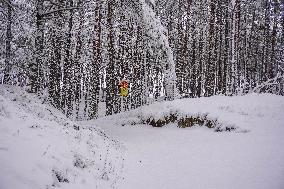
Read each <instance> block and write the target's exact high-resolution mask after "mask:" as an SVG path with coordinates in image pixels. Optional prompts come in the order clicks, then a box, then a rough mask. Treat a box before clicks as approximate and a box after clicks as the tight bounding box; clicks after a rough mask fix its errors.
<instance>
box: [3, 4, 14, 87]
mask: <svg viewBox="0 0 284 189" xmlns="http://www.w3.org/2000/svg"><path fill="white" fill-rule="evenodd" d="M11 43H12V7H11V0H7V26H6V52H5V70H4V80H3V83H4V84H11V82H12V81H11V79H12V78H11V76H10V74H11V73H10V72H11V67H12V65H11Z"/></svg>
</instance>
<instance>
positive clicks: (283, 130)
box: [81, 94, 284, 189]
mask: <svg viewBox="0 0 284 189" xmlns="http://www.w3.org/2000/svg"><path fill="white" fill-rule="evenodd" d="M172 112H175V113H178V114H179V116H183V115H204V114H205V115H207V116H208V117H210V118H211V119H217V120H218V121H219V122H220V123H223V124H229V125H234V126H235V127H237V128H238V130H246V131H248V132H237V131H238V130H237V131H233V132H214V130H213V129H208V128H206V127H200V126H194V127H191V128H185V129H180V128H177V123H173V124H169V125H166V126H164V127H162V128H153V127H151V126H149V125H143V124H136V125H135V123H139V120H140V119H142V118H149V117H152V118H155V119H160V118H163V117H164V116H165V115H168V114H169V113H172ZM81 124H86V125H93V124H94V125H98V126H100V127H101V128H102V129H104V130H105V131H106V132H107V133H109V134H110V135H112V136H114V137H116V138H117V139H119V140H120V141H122V142H123V143H124V144H125V146H126V148H127V152H126V157H127V158H126V161H125V169H126V172H125V180H124V181H123V183H122V184H121V185H120V187H119V188H121V189H133V188H135V189H145V188H147V189H157V188H163V189H173V188H176V189H188V188H194V189H208V188H212V189H239V188H242V189H282V188H284V147H283V146H284V97H282V96H276V95H271V94H249V95H246V96H236V97H224V96H215V97H210V98H199V99H181V100H176V101H173V102H164V103H157V104H153V105H150V106H145V107H142V108H140V109H137V110H133V111H129V112H125V113H122V114H118V115H114V116H110V117H104V118H100V119H98V120H95V121H91V122H84V123H83V122H82V123H81ZM122 125H124V126H122Z"/></svg>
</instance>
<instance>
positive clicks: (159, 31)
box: [0, 0, 284, 119]
mask: <svg viewBox="0 0 284 189" xmlns="http://www.w3.org/2000/svg"><path fill="white" fill-rule="evenodd" d="M0 26H1V27H0V36H1V38H0V66H1V67H0V68H1V70H0V72H1V75H0V76H1V83H4V84H14V85H21V86H24V87H26V89H27V90H29V91H30V92H32V93H37V94H38V95H39V96H40V97H42V98H43V99H45V100H47V101H48V102H50V103H51V104H53V105H54V106H55V107H56V108H57V109H59V110H61V111H62V112H64V113H65V114H66V115H67V116H68V117H72V118H74V119H93V118H97V117H98V113H99V111H100V110H99V109H100V108H101V106H99V104H104V103H105V107H106V108H105V113H106V115H111V114H114V113H119V112H121V111H126V110H129V109H132V108H137V107H139V106H142V105H145V104H148V103H151V102H152V101H154V100H159V99H165V100H172V99H174V98H179V97H201V96H212V95H216V94H225V95H237V94H245V93H248V92H250V91H252V92H272V93H275V94H280V95H283V72H284V70H283V69H284V53H283V52H284V1H283V0H262V1H252V0H247V1H240V0H234V1H221V0H196V1H193V0H178V1H176V0H156V1H151V0H21V1H16V0H0ZM122 80H127V81H128V82H129V83H130V94H129V95H128V96H127V97H121V96H119V94H118V93H119V90H118V85H119V82H120V81H122Z"/></svg>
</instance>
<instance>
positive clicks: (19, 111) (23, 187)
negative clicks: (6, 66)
mask: <svg viewBox="0 0 284 189" xmlns="http://www.w3.org/2000/svg"><path fill="white" fill-rule="evenodd" d="M123 156H124V148H123V147H122V145H121V144H120V143H119V142H118V141H116V140H114V139H112V138H111V137H109V136H108V135H106V134H105V133H104V132H102V131H101V130H100V129H98V128H91V127H90V126H89V127H88V128H84V127H82V126H81V125H78V124H76V123H74V122H72V121H70V120H68V119H67V118H66V117H65V116H64V115H62V114H61V113H60V112H59V111H58V110H56V109H54V108H52V107H51V106H48V105H45V104H43V103H42V102H41V100H39V99H38V98H37V97H36V96H35V95H32V94H28V93H26V92H24V91H23V90H21V89H20V88H17V87H12V86H5V85H0V188H1V189H33V188H34V189H39V188H53V187H60V188H68V189H72V188H76V189H78V188H116V187H117V186H118V185H119V182H120V181H121V180H122V179H123V166H124V163H123V161H124V157H123Z"/></svg>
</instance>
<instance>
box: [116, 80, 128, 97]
mask: <svg viewBox="0 0 284 189" xmlns="http://www.w3.org/2000/svg"><path fill="white" fill-rule="evenodd" d="M118 86H119V93H120V96H123V97H126V96H128V91H129V90H128V82H127V81H125V80H123V81H121V82H120V83H119V85H118Z"/></svg>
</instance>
